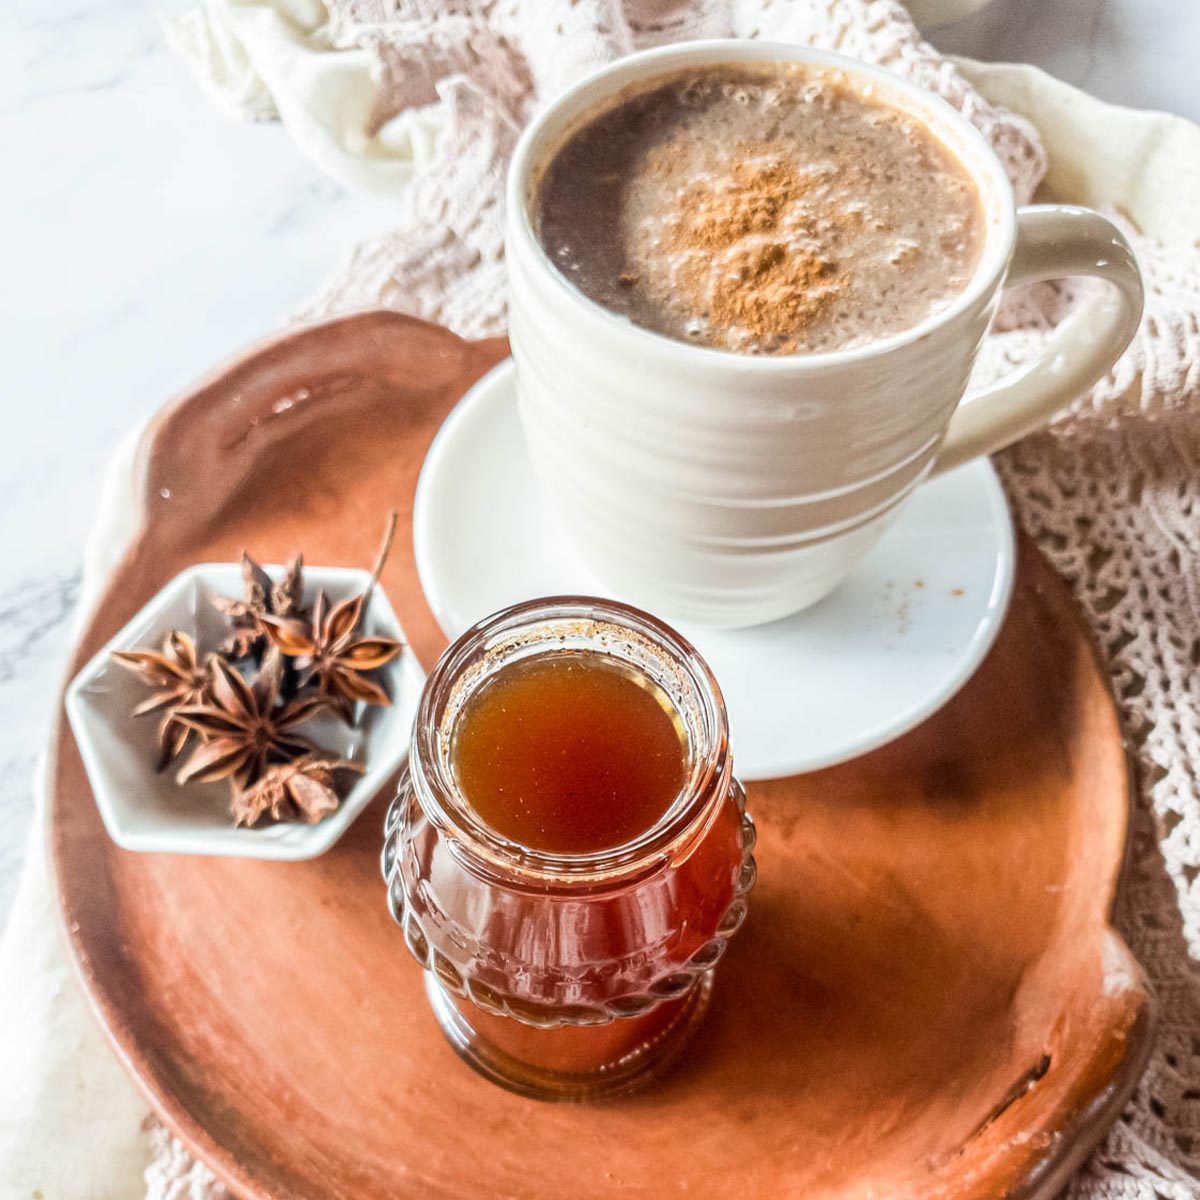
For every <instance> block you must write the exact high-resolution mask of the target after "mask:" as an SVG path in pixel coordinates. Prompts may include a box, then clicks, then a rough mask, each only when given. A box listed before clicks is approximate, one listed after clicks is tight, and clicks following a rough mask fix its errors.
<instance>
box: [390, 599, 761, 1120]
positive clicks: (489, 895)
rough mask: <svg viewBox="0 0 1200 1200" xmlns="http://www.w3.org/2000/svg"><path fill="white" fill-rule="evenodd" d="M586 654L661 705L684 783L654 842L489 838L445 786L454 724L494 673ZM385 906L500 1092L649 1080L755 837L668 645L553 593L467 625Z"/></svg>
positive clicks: (432, 729) (703, 674) (733, 913)
mask: <svg viewBox="0 0 1200 1200" xmlns="http://www.w3.org/2000/svg"><path fill="white" fill-rule="evenodd" d="M564 653H566V654H580V655H584V654H601V655H607V656H611V657H615V658H616V659H618V660H620V662H621V663H622V664H624V665H625V666H626V667H627V668H630V669H633V670H636V671H639V672H643V673H644V674H645V675H646V676H648V677H649V679H650V680H651V681H652V682H653V683H654V684H656V685H657V686H658V687H659V688H661V689H662V691H664V692H665V693H666V696H667V697H668V699H669V700H670V702H671V704H672V705H673V706H674V707H675V709H676V711H677V712H678V714H679V716H680V718H681V723H682V727H683V729H684V731H685V739H684V740H685V744H686V763H685V768H686V778H685V782H684V784H683V786H682V787H681V789H680V791H679V794H678V795H677V796H676V797H675V799H674V801H673V802H672V803H671V805H670V806H669V808H668V809H667V811H666V812H665V813H664V814H663V815H662V817H660V818H659V819H658V821H657V822H656V823H655V824H654V825H653V826H652V827H651V828H649V829H646V830H644V831H643V832H642V833H640V834H639V835H638V836H636V837H634V838H633V839H632V840H629V841H627V842H625V843H624V844H622V845H619V846H615V847H613V848H611V849H606V850H602V851H599V852H594V853H587V854H564V853H552V852H548V851H539V850H534V849H530V848H529V847H526V846H521V845H518V844H516V843H513V842H511V841H508V840H506V839H505V838H504V837H502V836H501V835H499V834H498V833H497V832H496V831H494V830H493V829H491V828H490V827H489V826H487V825H486V824H484V823H483V822H482V821H481V820H480V819H479V817H478V816H477V814H476V813H475V812H474V811H473V810H472V808H471V805H470V803H469V801H468V800H467V798H466V797H465V796H464V795H462V793H461V790H460V788H459V786H458V783H457V780H456V776H455V771H454V762H453V732H454V726H455V721H456V719H457V717H458V716H459V714H460V713H461V712H462V710H463V706H464V704H465V703H466V702H467V701H468V700H469V699H470V698H471V696H472V695H474V694H475V693H476V691H477V690H478V689H479V688H480V687H482V686H483V685H484V684H485V683H487V682H488V681H489V680H490V679H492V678H493V677H494V676H495V675H496V673H497V672H499V671H502V670H503V669H504V668H505V667H506V666H508V665H510V664H512V663H514V662H517V661H519V660H523V659H528V658H532V657H535V656H539V655H548V654H555V655H558V654H564ZM385 834H386V840H385V846H384V852H383V872H384V876H385V878H386V880H387V885H388V903H389V906H390V908H391V911H392V914H393V916H394V917H395V919H396V921H397V923H398V924H399V925H400V927H401V929H402V930H403V931H404V937H405V941H406V942H407V944H408V947H409V949H410V950H411V951H412V953H413V955H414V956H415V957H416V959H417V961H418V962H419V963H420V964H421V966H422V967H424V968H425V970H426V972H427V976H426V986H427V991H428V992H429V996H430V1000H431V1002H432V1005H433V1008H434V1012H435V1015H436V1016H437V1019H438V1021H439V1023H440V1024H441V1026H442V1029H443V1031H444V1032H445V1034H446V1036H447V1037H448V1038H449V1040H450V1042H451V1044H452V1045H453V1046H454V1048H455V1049H456V1050H457V1051H458V1053H459V1054H460V1055H461V1056H462V1057H463V1058H465V1059H466V1060H467V1061H468V1062H469V1063H471V1065H472V1066H474V1067H475V1068H476V1069H477V1070H479V1071H480V1072H481V1073H483V1074H484V1075H486V1076H488V1077H489V1078H491V1079H493V1080H495V1081H496V1082H498V1083H501V1084H503V1085H505V1086H507V1087H509V1088H512V1089H513V1090H516V1091H519V1092H523V1093H525V1094H528V1095H535V1096H541V1097H545V1098H566V1099H583V1098H587V1097H591V1096H597V1095H604V1094H610V1093H613V1092H616V1091H621V1090H625V1089H627V1088H629V1087H633V1086H636V1085H637V1084H639V1083H641V1082H644V1081H645V1080H646V1079H647V1078H648V1077H649V1076H651V1075H652V1074H653V1073H654V1071H655V1070H657V1069H660V1068H661V1067H662V1066H663V1065H665V1063H666V1062H667V1061H668V1060H669V1059H670V1058H671V1057H673V1055H674V1054H675V1053H676V1052H677V1051H678V1050H679V1049H680V1048H681V1047H682V1045H683V1042H684V1041H685V1040H686V1036H687V1034H688V1033H689V1032H690V1031H692V1030H693V1029H694V1028H695V1027H696V1025H697V1024H698V1022H699V1020H700V1018H701V1016H702V1015H703V1011H704V1009H705V1007H706V1006H707V1003H708V998H709V995H710V993H711V988H712V977H713V968H714V967H715V965H716V963H717V961H718V959H720V957H721V955H722V954H723V952H724V950H725V947H726V944H727V942H728V940H729V938H730V937H731V936H732V935H733V934H734V933H735V932H736V931H737V929H738V928H739V926H740V925H741V924H742V921H743V920H744V919H745V915H746V902H747V896H748V894H749V892H750V890H751V888H752V886H753V884H754V876H755V868H754V858H753V848H754V825H753V822H752V821H751V819H750V817H749V816H748V815H747V814H746V812H745V793H744V792H743V790H742V788H741V786H740V785H739V784H738V783H737V781H736V780H735V779H734V778H733V774H732V760H731V757H730V751H729V737H728V727H727V721H726V715H725V708H724V703H723V701H722V699H721V694H720V689H719V688H718V686H717V684H716V681H715V680H714V679H713V677H712V675H711V673H710V671H709V670H708V667H707V666H706V664H705V663H704V662H703V660H702V659H701V658H700V657H699V655H698V654H697V653H696V651H695V650H694V649H693V648H692V647H691V646H690V644H689V643H687V642H686V641H685V640H684V639H683V638H681V637H680V636H679V635H678V634H676V633H675V632H674V631H673V630H671V629H670V628H669V627H667V626H666V625H664V624H662V623H661V622H659V621H657V620H656V619H655V618H653V617H650V616H649V615H648V614H645V613H642V612H640V611H638V610H637V609H633V608H629V607H627V606H625V605H621V604H617V603H615V602H612V601H605V600H597V599H592V598H588V597H556V598H552V599H547V600H538V601H531V602H529V603H526V604H521V605H518V606H516V607H514V608H510V609H506V610H505V611H503V612H501V613H497V614H496V615H495V616H493V617H489V618H488V619H487V620H485V621H483V622H481V623H480V624H479V625H476V626H475V627H473V628H472V629H470V630H468V631H467V632H466V633H465V634H463V636H462V637H460V638H459V639H458V641H456V642H455V643H454V644H453V645H452V646H451V647H450V648H449V649H448V650H447V651H446V653H445V654H444V655H443V656H442V658H441V660H440V661H439V662H438V664H437V666H436V667H435V668H434V670H433V672H432V673H431V674H430V676H429V679H428V681H427V682H426V686H425V691H424V694H423V696H422V699H421V704H420V707H419V709H418V713H417V718H416V724H415V727H414V732H413V741H412V747H411V752H410V756H409V766H408V768H407V769H406V771H405V774H404V776H403V777H402V779H401V781H400V786H399V790H398V793H397V795H396V798H395V799H394V801H393V802H392V805H391V808H390V809H389V811H388V815H387V821H386V828H385Z"/></svg>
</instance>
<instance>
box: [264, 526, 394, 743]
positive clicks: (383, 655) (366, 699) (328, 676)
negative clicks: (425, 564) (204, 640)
mask: <svg viewBox="0 0 1200 1200" xmlns="http://www.w3.org/2000/svg"><path fill="white" fill-rule="evenodd" d="M395 532H396V514H395V513H394V512H393V513H390V514H389V516H388V526H387V529H386V531H385V533H384V537H383V545H382V546H381V547H380V549H379V554H378V556H377V557H376V560H375V568H374V570H373V571H372V572H371V582H370V583H369V584H368V585H367V590H366V591H365V592H363V594H362V595H361V596H351V597H350V598H348V599H346V600H342V601H340V602H339V603H337V604H335V605H333V606H332V607H330V603H329V600H328V597H326V595H325V593H324V592H323V591H322V592H318V593H317V598H316V600H315V601H314V602H313V609H312V617H311V619H310V620H305V619H303V617H281V616H275V615H265V616H263V617H262V618H260V623H261V624H262V627H263V629H264V630H265V631H266V634H267V637H268V638H269V639H270V642H271V644H272V646H275V647H277V648H278V649H279V650H280V651H281V652H282V653H283V654H284V655H286V656H287V657H288V658H290V659H291V660H292V661H293V662H294V663H295V666H296V667H297V669H298V670H299V671H300V672H301V678H300V687H306V686H308V684H310V683H311V682H312V681H313V680H314V679H316V680H317V684H318V688H319V690H320V693H321V695H322V696H324V697H326V698H327V699H328V701H329V704H330V706H331V707H332V708H333V709H334V711H335V712H337V713H338V715H339V716H340V717H341V718H342V719H343V720H344V721H345V722H346V723H347V724H348V725H349V724H353V722H354V706H355V704H356V703H357V702H358V701H360V700H361V701H362V702H363V703H364V704H377V705H381V706H383V707H388V706H390V705H391V703H392V702H391V699H390V698H389V696H388V694H387V692H385V691H384V690H383V688H382V687H381V686H380V685H379V684H378V683H376V682H375V681H374V680H373V679H368V678H367V677H366V675H365V674H364V672H366V671H375V670H378V668H380V667H382V666H383V665H384V664H385V663H389V662H391V661H392V659H393V658H395V657H396V655H397V654H399V653H400V651H401V650H403V649H404V644H403V643H402V642H398V641H396V640H395V639H393V638H385V637H360V636H359V626H360V624H361V623H362V617H363V613H364V612H365V611H366V608H367V606H368V605H369V604H370V601H371V593H372V591H373V590H374V588H375V584H376V583H377V582H378V580H379V575H380V573H381V572H382V570H383V565H384V563H385V562H386V561H387V556H388V552H389V550H390V549H391V545H392V538H393V537H394V536H395Z"/></svg>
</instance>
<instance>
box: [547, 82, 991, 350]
mask: <svg viewBox="0 0 1200 1200" xmlns="http://www.w3.org/2000/svg"><path fill="white" fill-rule="evenodd" d="M860 87H861V85H856V84H855V83H853V82H852V81H851V80H849V79H848V78H846V77H845V76H843V75H841V74H840V73H839V72H836V71H823V70H822V71H818V70H815V69H813V68H809V67H801V66H794V65H785V64H780V65H774V64H772V65H767V66H762V67H760V66H749V67H742V66H720V67H713V68H705V69H702V70H695V71H690V72H688V73H686V74H681V75H677V76H673V77H671V78H668V79H666V80H665V81H660V82H659V83H656V84H653V85H651V86H650V87H649V88H648V89H647V90H644V91H641V92H636V93H634V94H631V95H628V94H627V95H626V96H624V97H623V98H620V99H618V100H617V101H616V102H615V103H614V104H611V105H610V106H609V107H608V108H606V109H603V110H601V111H599V112H597V113H596V114H595V115H593V116H591V117H590V118H588V119H585V120H584V122H583V123H582V124H581V125H580V126H579V127H577V128H576V129H575V130H574V131H573V132H572V133H571V134H570V135H569V136H568V138H567V139H566V141H565V142H564V143H563V144H562V145H561V146H560V147H559V148H558V150H557V151H556V152H555V153H554V154H553V155H552V156H551V158H550V160H549V162H548V164H547V165H546V167H545V169H544V170H543V172H542V174H541V176H540V178H538V179H537V180H536V182H535V185H534V188H535V190H534V196H533V215H534V222H535V227H536V231H537V235H538V237H539V239H540V241H541V243H542V245H543V246H544V248H545V249H546V251H547V253H548V254H549V256H550V258H551V259H552V260H553V262H554V263H555V265H556V266H557V267H558V269H559V270H560V271H561V272H562V273H563V274H564V275H565V276H566V277H567V278H568V279H569V280H570V281H571V282H572V283H573V284H574V285H575V286H576V287H578V288H579V290H580V291H582V292H583V293H584V294H585V295H587V296H589V297H591V299H593V300H595V301H596V302H597V303H599V304H601V305H603V306H604V307H605V308H607V309H609V310H611V311H612V312H614V313H617V314H620V315H622V316H624V317H627V318H628V319H629V320H630V321H632V322H633V323H634V324H635V325H640V326H642V327H644V328H646V329H650V330H654V331H655V332H657V333H662V334H666V335H667V336H669V337H673V338H677V339H679V340H680V341H685V342H691V343H694V344H696V345H701V346H709V347H714V348H717V349H722V350H732V351H737V352H741V353H746V354H797V353H815V352H821V351H831V350H838V349H846V348H850V347H854V346H861V345H863V344H866V343H869V342H872V341H876V340H878V339H880V338H885V337H888V336H889V335H892V334H896V333H899V332H901V331H903V330H905V329H909V328H912V327H913V326H915V325H917V324H919V323H920V322H921V321H923V320H924V319H925V318H926V317H928V316H930V315H932V314H934V313H936V312H938V311H939V310H941V309H943V308H945V307H946V306H947V305H949V304H950V303H952V302H953V300H954V298H955V297H956V296H957V295H959V293H961V292H962V290H963V288H964V287H965V286H966V284H967V283H968V281H969V280H970V278H971V276H972V274H973V273H974V270H975V267H976V265H977V263H978V261H979V257H980V253H981V251H982V246H983V241H984V217H983V212H982V206H981V202H980V197H979V193H978V189H977V188H976V185H975V184H974V182H973V181H972V179H971V178H970V176H969V175H968V173H967V171H966V169H965V168H964V167H963V165H962V164H961V163H960V162H959V160H958V159H957V158H956V157H955V155H954V154H953V153H952V152H951V151H950V150H949V149H948V148H947V147H946V146H944V145H943V144H942V143H941V142H940V141H938V140H937V138H935V137H934V135H933V134H932V133H931V132H930V131H929V130H928V128H927V127H926V126H925V125H924V124H923V123H922V122H921V121H920V120H919V119H918V118H917V117H915V116H911V115H909V114H907V113H904V112H902V111H900V110H898V109H896V108H893V107H891V106H890V105H889V104H887V103H885V102H883V101H881V100H876V99H873V98H871V97H869V96H867V95H865V94H864V93H863V92H862V91H861V90H860Z"/></svg>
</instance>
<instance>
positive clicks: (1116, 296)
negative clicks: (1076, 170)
mask: <svg viewBox="0 0 1200 1200" xmlns="http://www.w3.org/2000/svg"><path fill="white" fill-rule="evenodd" d="M1068 275H1091V276H1095V277H1096V278H1097V279H1103V280H1105V281H1106V282H1108V283H1110V284H1112V286H1111V287H1108V288H1105V289H1104V292H1103V294H1102V295H1099V296H1097V297H1096V299H1095V300H1094V301H1093V302H1092V303H1090V304H1084V305H1081V306H1080V307H1079V308H1078V309H1077V310H1076V311H1075V312H1073V313H1072V314H1071V315H1070V316H1069V317H1067V319H1066V320H1065V321H1063V322H1062V324H1061V325H1060V326H1059V327H1058V329H1057V330H1056V331H1055V332H1054V334H1053V335H1052V336H1051V337H1050V340H1049V342H1048V343H1047V345H1046V348H1045V349H1044V350H1043V351H1042V353H1041V355H1040V356H1039V357H1038V358H1037V359H1035V360H1034V361H1033V362H1031V363H1029V364H1027V365H1026V366H1023V367H1020V368H1019V369H1017V370H1016V371H1013V372H1012V373H1011V374H1010V375H1006V376H1005V377H1004V378H1003V379H1001V380H999V381H998V382H996V383H994V384H992V385H991V386H990V387H986V388H982V389H980V390H979V391H976V392H972V393H969V394H968V395H967V396H965V397H964V398H963V400H962V402H961V403H960V404H959V406H958V409H957V411H956V412H955V413H954V416H953V417H952V418H951V419H950V425H949V427H948V428H947V430H946V437H945V439H944V440H943V442H942V446H941V449H940V450H939V452H938V456H937V460H936V462H935V463H934V466H933V471H932V474H933V475H940V474H941V473H942V472H943V471H949V470H950V469H951V468H953V467H957V466H960V465H961V464H962V463H965V462H967V461H968V459H972V458H976V457H977V456H978V455H980V454H991V453H993V452H994V451H996V450H1002V449H1004V447H1005V446H1007V445H1009V444H1010V443H1012V442H1015V441H1016V440H1017V439H1018V438H1022V437H1024V436H1025V435H1026V434H1027V433H1032V432H1033V431H1034V430H1035V429H1039V428H1041V426H1043V425H1045V424H1046V422H1047V421H1049V420H1050V418H1051V417H1052V416H1053V415H1054V414H1055V413H1056V412H1058V410H1059V409H1060V408H1062V407H1063V406H1064V405H1066V404H1068V403H1069V402H1070V401H1071V400H1073V399H1074V398H1075V397H1076V396H1078V395H1079V394H1080V393H1081V392H1083V391H1085V390H1086V389H1087V388H1089V387H1091V386H1092V384H1094V383H1095V382H1096V381H1097V380H1098V379H1099V378H1100V377H1101V376H1102V375H1104V373H1105V372H1106V371H1107V370H1108V369H1109V367H1111V366H1112V365H1113V363H1115V362H1116V361H1117V359H1118V358H1119V357H1120V356H1121V354H1122V353H1123V352H1124V350H1125V347H1126V346H1128V345H1129V343H1130V341H1132V339H1133V335H1134V334H1135V333H1136V332H1137V327H1138V323H1139V322H1140V321H1141V319H1142V304H1143V299H1144V297H1143V291H1142V277H1141V274H1140V272H1139V271H1138V266H1137V260H1136V259H1135V258H1134V256H1133V251H1132V250H1131V249H1130V248H1129V243H1128V242H1127V241H1126V240H1125V235H1124V234H1123V233H1122V232H1121V231H1120V230H1119V229H1118V228H1117V227H1116V226H1115V225H1114V224H1113V223H1112V222H1111V221H1109V220H1107V219H1106V218H1105V217H1102V216H1101V215H1100V214H1099V213H1097V212H1092V210H1091V209H1088V208H1076V207H1074V206H1072V205H1066V204H1036V205H1030V206H1029V207H1027V208H1021V209H1018V210H1017V238H1016V247H1015V249H1014V251H1013V258H1012V264H1011V266H1010V267H1009V272H1008V278H1007V279H1006V280H1005V283H1004V286H1005V287H1006V288H1007V287H1012V286H1014V285H1016V284H1019V283H1036V282H1040V281H1042V280H1046V279H1061V278H1063V277H1064V276H1068Z"/></svg>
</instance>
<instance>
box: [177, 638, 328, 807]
mask: <svg viewBox="0 0 1200 1200" xmlns="http://www.w3.org/2000/svg"><path fill="white" fill-rule="evenodd" d="M212 661H213V677H212V685H211V687H210V689H209V697H208V700H207V702H206V703H203V704H192V705H185V706H184V707H182V708H177V709H176V710H175V719H176V720H178V721H182V722H183V724H184V725H186V726H187V727H188V728H189V729H194V730H195V731H196V732H197V733H199V734H200V736H201V737H202V738H203V739H204V743H203V744H202V745H201V746H199V747H197V748H196V750H195V751H194V752H193V753H192V756H191V757H190V758H189V759H188V761H187V762H186V763H185V764H184V766H183V768H182V769H181V770H180V771H179V774H178V775H177V776H176V779H177V781H178V782H179V783H191V782H192V781H196V782H199V783H212V782H214V781H216V780H218V779H228V778H233V780H234V781H235V782H236V783H238V784H241V785H243V786H248V785H250V784H253V783H256V782H257V781H258V779H259V778H260V777H261V776H262V774H263V772H264V771H265V770H266V769H267V768H268V767H269V766H271V765H272V764H273V763H279V762H287V761H289V760H291V759H294V758H297V757H299V756H300V755H303V754H307V753H309V752H310V751H313V750H315V749H316V747H315V746H314V745H313V744H312V743H311V742H310V741H308V740H307V739H306V738H303V737H300V736H299V735H298V734H297V733H296V732H295V729H296V726H298V725H301V724H303V723H304V722H305V721H307V720H309V719H310V718H311V717H314V716H315V715H316V714H317V713H319V712H322V711H323V710H324V709H326V708H328V707H329V701H328V700H327V699H326V698H325V697H323V696H320V695H310V696H303V697H299V698H297V699H295V700H291V701H289V702H288V703H286V704H284V703H280V700H279V689H280V683H281V681H282V678H283V659H282V657H281V655H280V654H279V652H278V650H274V649H272V650H269V651H268V652H267V654H266V655H265V656H264V658H263V664H262V668H261V669H260V670H259V672H258V675H257V676H256V678H255V680H254V683H253V684H249V683H247V682H246V681H245V680H244V679H243V678H242V677H241V675H240V674H238V672H237V671H236V670H235V669H234V668H233V667H232V666H230V665H229V663H228V662H226V661H225V660H224V659H222V658H219V657H218V658H214V659H213V660H212Z"/></svg>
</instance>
